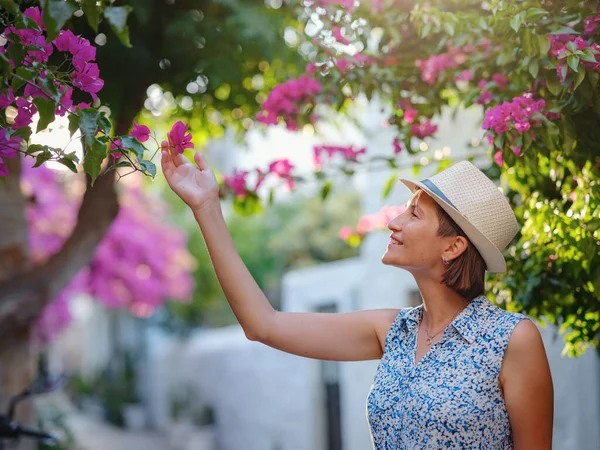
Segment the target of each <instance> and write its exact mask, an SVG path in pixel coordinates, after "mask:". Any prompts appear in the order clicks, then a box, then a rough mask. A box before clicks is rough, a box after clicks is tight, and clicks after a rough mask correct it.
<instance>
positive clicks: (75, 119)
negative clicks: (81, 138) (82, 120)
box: [69, 114, 79, 137]
mask: <svg viewBox="0 0 600 450" xmlns="http://www.w3.org/2000/svg"><path fill="white" fill-rule="evenodd" d="M77 130H79V116H77V115H75V114H69V133H70V134H71V137H73V135H74V134H75V132H76V131H77Z"/></svg>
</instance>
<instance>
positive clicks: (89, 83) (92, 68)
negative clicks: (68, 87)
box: [73, 62, 104, 100]
mask: <svg viewBox="0 0 600 450" xmlns="http://www.w3.org/2000/svg"><path fill="white" fill-rule="evenodd" d="M73 86H75V87H78V88H79V89H81V90H82V91H85V92H88V93H90V94H92V98H93V99H94V100H96V98H97V96H96V94H97V93H98V92H100V91H101V90H102V88H103V87H104V80H102V79H101V78H100V70H99V69H98V65H97V64H96V63H89V62H86V63H84V64H83V66H82V67H81V70H75V71H74V72H73Z"/></svg>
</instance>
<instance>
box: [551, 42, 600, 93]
mask: <svg viewBox="0 0 600 450" xmlns="http://www.w3.org/2000/svg"><path fill="white" fill-rule="evenodd" d="M548 38H549V39H550V53H551V54H552V55H553V56H555V57H556V58H557V59H558V60H559V62H558V63H557V65H556V73H557V75H558V78H559V79H560V82H561V83H564V81H565V80H564V79H563V72H562V68H563V66H564V65H565V64H567V61H566V56H567V55H568V54H569V53H570V51H569V49H568V48H567V45H568V44H569V43H570V42H573V44H575V46H576V47H577V50H582V51H583V50H586V49H590V50H591V52H592V53H593V54H594V55H595V56H596V61H597V62H591V61H586V60H584V59H581V60H580V63H581V64H583V66H584V67H585V68H590V69H592V70H594V71H596V72H598V73H600V61H599V59H600V58H599V56H600V45H598V44H597V43H596V42H592V43H591V44H589V43H588V42H587V41H586V40H585V39H583V38H582V37H581V36H573V35H571V34H557V35H555V36H549V37H548ZM567 67H568V66H567ZM570 71H571V69H570V68H569V69H568V71H567V73H570Z"/></svg>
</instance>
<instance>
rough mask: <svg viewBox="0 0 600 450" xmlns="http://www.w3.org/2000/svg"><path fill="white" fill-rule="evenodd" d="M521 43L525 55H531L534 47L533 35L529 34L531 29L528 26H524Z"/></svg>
mask: <svg viewBox="0 0 600 450" xmlns="http://www.w3.org/2000/svg"><path fill="white" fill-rule="evenodd" d="M521 43H522V45H523V49H524V50H525V53H526V54H527V56H529V57H532V56H533V54H534V52H535V47H534V45H533V36H532V34H531V30H530V29H529V28H525V31H523V37H522V39H521Z"/></svg>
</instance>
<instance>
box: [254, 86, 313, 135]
mask: <svg viewBox="0 0 600 450" xmlns="http://www.w3.org/2000/svg"><path fill="white" fill-rule="evenodd" d="M321 89H322V88H321V83H319V82H318V81H317V80H315V79H314V78H311V77H310V76H308V75H307V74H304V75H302V76H301V77H300V78H298V79H291V80H288V81H286V82H285V83H282V84H279V85H277V86H275V87H274V88H273V89H272V90H271V92H270V93H269V97H268V98H267V100H266V101H265V102H264V103H263V104H262V110H261V111H260V112H259V113H258V114H257V115H256V120H257V121H258V122H260V123H264V124H266V125H276V124H277V123H278V119H279V118H282V119H283V121H284V122H285V124H286V127H287V129H288V130H295V129H297V128H298V124H299V119H302V118H303V117H302V111H304V110H306V109H307V108H308V107H311V106H312V105H314V103H315V96H316V95H317V94H319V93H320V92H321Z"/></svg>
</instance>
